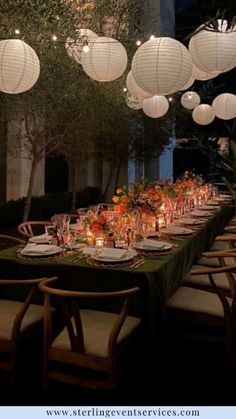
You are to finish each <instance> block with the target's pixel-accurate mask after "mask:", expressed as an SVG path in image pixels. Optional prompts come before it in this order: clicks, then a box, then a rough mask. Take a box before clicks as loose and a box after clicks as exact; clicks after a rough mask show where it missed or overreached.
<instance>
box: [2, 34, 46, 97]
mask: <svg viewBox="0 0 236 419" xmlns="http://www.w3.org/2000/svg"><path fill="white" fill-rule="evenodd" d="M39 73H40V62H39V59H38V56H37V54H36V52H35V51H34V50H33V48H31V47H30V46H29V45H28V44H26V43H25V42H24V41H21V40H20V39H6V40H3V41H0V91H2V92H5V93H11V94H17V93H23V92H26V91H27V90H29V89H31V87H33V86H34V84H35V83H36V81H37V80H38V78H39Z"/></svg>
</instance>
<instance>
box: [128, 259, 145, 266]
mask: <svg viewBox="0 0 236 419" xmlns="http://www.w3.org/2000/svg"><path fill="white" fill-rule="evenodd" d="M144 262H145V259H144V258H143V257H142V256H141V257H139V258H138V260H136V261H135V262H133V263H132V264H131V265H130V268H132V269H135V268H138V267H139V266H140V265H142V264H143V263H144Z"/></svg>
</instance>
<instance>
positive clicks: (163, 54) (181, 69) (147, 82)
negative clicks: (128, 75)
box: [132, 37, 193, 95]
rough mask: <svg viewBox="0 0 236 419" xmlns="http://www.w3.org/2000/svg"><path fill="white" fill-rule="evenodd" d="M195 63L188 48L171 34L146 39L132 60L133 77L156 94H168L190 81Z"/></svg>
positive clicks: (146, 89) (145, 88)
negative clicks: (171, 36)
mask: <svg viewBox="0 0 236 419" xmlns="http://www.w3.org/2000/svg"><path fill="white" fill-rule="evenodd" d="M192 67H193V66H192V60H191V57H190V54H189V52H188V50H187V48H186V47H185V46H184V45H183V44H181V42H179V41H177V40H176V39H173V38H168V37H160V38H155V39H153V40H149V41H147V42H145V43H144V44H142V45H141V47H140V48H138V50H137V51H136V53H135V54H134V57H133V60H132V74H133V77H134V80H135V81H136V83H137V84H138V85H139V86H140V87H141V88H142V89H143V90H145V91H147V92H150V93H152V94H153V95H167V94H171V93H174V92H177V91H178V90H180V89H181V88H182V87H183V86H185V84H186V83H187V82H188V81H189V78H190V76H191V74H192Z"/></svg>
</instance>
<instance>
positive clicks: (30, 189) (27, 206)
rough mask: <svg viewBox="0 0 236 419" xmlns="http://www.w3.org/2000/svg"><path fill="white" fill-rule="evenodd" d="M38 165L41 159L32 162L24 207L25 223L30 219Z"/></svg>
mask: <svg viewBox="0 0 236 419" xmlns="http://www.w3.org/2000/svg"><path fill="white" fill-rule="evenodd" d="M38 163H39V159H36V158H35V157H34V158H33V161H32V166H31V172H30V179H29V186H28V192H27V196H26V201H25V206H24V213H23V222H25V221H27V220H28V219H29V214H30V208H31V201H32V192H33V186H34V178H35V173H36V169H37V166H38Z"/></svg>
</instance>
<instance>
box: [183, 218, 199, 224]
mask: <svg viewBox="0 0 236 419" xmlns="http://www.w3.org/2000/svg"><path fill="white" fill-rule="evenodd" d="M179 223H182V224H190V225H193V224H202V221H200V220H196V218H190V217H189V218H187V217H186V218H180V219H179Z"/></svg>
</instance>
